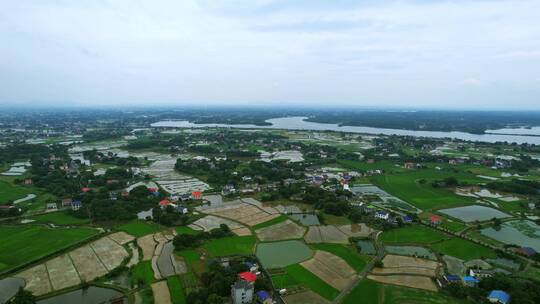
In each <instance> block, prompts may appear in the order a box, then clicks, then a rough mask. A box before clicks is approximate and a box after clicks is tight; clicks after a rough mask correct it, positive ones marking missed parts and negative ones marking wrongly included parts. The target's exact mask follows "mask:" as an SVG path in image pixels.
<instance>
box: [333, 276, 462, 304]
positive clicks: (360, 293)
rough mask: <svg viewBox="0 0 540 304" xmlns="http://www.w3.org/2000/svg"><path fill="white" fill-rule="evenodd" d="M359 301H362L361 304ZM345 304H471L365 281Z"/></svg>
mask: <svg viewBox="0 0 540 304" xmlns="http://www.w3.org/2000/svg"><path fill="white" fill-rule="evenodd" d="M359 299H362V301H361V302H360V301H359ZM342 303H343V304H357V303H369V304H419V303H422V304H471V303H470V302H468V301H466V300H460V299H455V298H450V297H447V296H445V295H443V294H441V293H435V292H429V291H424V290H419V289H412V288H407V287H400V286H394V285H386V284H381V283H377V282H375V281H372V280H369V279H364V280H362V281H361V282H360V283H359V284H358V285H357V286H356V287H355V288H354V289H353V290H352V291H351V293H349V294H348V295H347V296H346V297H345V299H344V300H343V302H342Z"/></svg>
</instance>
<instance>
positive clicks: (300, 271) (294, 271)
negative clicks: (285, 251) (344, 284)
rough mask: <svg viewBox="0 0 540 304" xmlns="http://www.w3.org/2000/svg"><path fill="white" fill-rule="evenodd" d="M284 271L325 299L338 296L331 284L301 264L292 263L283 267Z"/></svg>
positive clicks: (292, 278)
mask: <svg viewBox="0 0 540 304" xmlns="http://www.w3.org/2000/svg"><path fill="white" fill-rule="evenodd" d="M284 271H285V272H286V273H287V275H288V276H289V277H290V278H291V279H289V280H294V281H296V282H298V284H301V285H303V286H305V287H307V288H308V289H311V290H312V291H314V292H316V293H318V294H319V295H320V296H322V297H323V298H325V299H327V300H333V299H334V298H335V297H337V296H338V294H339V291H338V290H337V289H335V288H333V287H332V286H330V285H328V284H327V283H326V282H324V281H323V280H321V279H319V277H317V276H316V275H314V274H313V273H311V272H310V271H309V270H307V269H305V268H304V267H302V266H301V265H298V264H294V265H289V266H287V267H285V268H284Z"/></svg>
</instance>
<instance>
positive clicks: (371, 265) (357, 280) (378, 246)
mask: <svg viewBox="0 0 540 304" xmlns="http://www.w3.org/2000/svg"><path fill="white" fill-rule="evenodd" d="M381 233H382V231H378V232H377V233H375V234H374V235H373V234H372V235H371V237H372V238H373V241H374V243H375V250H377V255H376V256H375V257H374V258H373V260H371V262H369V263H368V264H367V265H366V267H364V269H363V270H362V271H361V272H360V273H359V274H358V275H357V276H356V278H355V279H354V281H352V282H351V284H349V286H347V288H345V289H343V290H342V291H341V292H340V293H339V295H338V296H337V297H336V298H335V299H334V301H332V303H333V304H339V303H341V302H342V301H343V299H344V298H345V297H346V296H347V295H348V294H349V293H350V292H351V291H352V290H353V289H354V288H355V287H356V285H358V284H359V283H360V281H362V280H363V279H365V278H366V276H367V275H368V274H369V272H370V271H371V270H372V269H373V268H374V267H375V263H377V262H378V261H381V260H382V259H383V258H384V256H385V254H386V252H385V251H384V246H383V245H382V244H381V243H380V242H379V234H381Z"/></svg>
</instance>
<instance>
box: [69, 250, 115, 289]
mask: <svg viewBox="0 0 540 304" xmlns="http://www.w3.org/2000/svg"><path fill="white" fill-rule="evenodd" d="M69 255H70V257H71V260H72V261H73V265H74V266H75V268H77V271H78V272H79V276H80V277H81V280H84V281H86V282H90V281H92V280H94V279H95V278H98V277H100V276H103V275H105V274H106V273H107V269H105V266H103V264H102V263H101V261H100V260H99V259H98V257H97V255H96V253H95V252H94V250H92V248H91V247H90V245H86V246H83V247H80V248H77V249H75V250H73V251H71V252H70V253H69Z"/></svg>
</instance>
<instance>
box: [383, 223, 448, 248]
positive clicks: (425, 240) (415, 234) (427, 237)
mask: <svg viewBox="0 0 540 304" xmlns="http://www.w3.org/2000/svg"><path fill="white" fill-rule="evenodd" d="M449 238H451V237H450V236H449V235H446V234H444V233H442V232H439V231H437V230H435V229H431V228H428V227H425V226H421V225H410V226H406V227H402V228H397V229H392V230H390V231H385V232H384V233H383V234H382V235H381V238H380V240H381V241H382V242H383V243H390V244H431V243H435V242H438V241H440V240H442V239H449Z"/></svg>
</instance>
